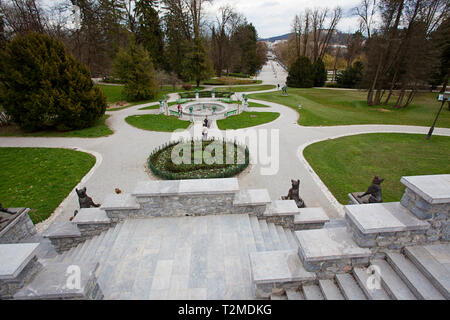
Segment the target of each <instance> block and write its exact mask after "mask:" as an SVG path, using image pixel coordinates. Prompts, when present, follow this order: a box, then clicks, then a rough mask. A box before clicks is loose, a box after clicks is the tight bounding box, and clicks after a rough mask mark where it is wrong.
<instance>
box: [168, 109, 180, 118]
mask: <svg viewBox="0 0 450 320" xmlns="http://www.w3.org/2000/svg"><path fill="white" fill-rule="evenodd" d="M169 112H170V114H173V115H175V116H177V117H181V112H178V111H174V110H169Z"/></svg>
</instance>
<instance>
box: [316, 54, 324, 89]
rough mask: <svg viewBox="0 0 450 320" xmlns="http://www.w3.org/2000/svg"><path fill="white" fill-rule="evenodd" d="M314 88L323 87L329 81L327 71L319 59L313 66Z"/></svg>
mask: <svg viewBox="0 0 450 320" xmlns="http://www.w3.org/2000/svg"><path fill="white" fill-rule="evenodd" d="M313 72H314V87H323V86H324V85H325V82H326V81H327V69H325V64H324V63H323V61H322V59H321V58H319V59H317V60H316V62H314V64H313Z"/></svg>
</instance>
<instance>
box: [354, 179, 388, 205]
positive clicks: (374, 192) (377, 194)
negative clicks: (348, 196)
mask: <svg viewBox="0 0 450 320" xmlns="http://www.w3.org/2000/svg"><path fill="white" fill-rule="evenodd" d="M383 181H384V179H380V178H378V176H375V177H374V178H373V180H372V184H371V185H370V186H369V188H368V189H367V191H366V192H365V193H363V194H361V195H359V196H358V198H363V197H365V196H367V195H370V197H369V198H368V199H367V200H366V201H362V203H380V202H383V196H382V194H381V183H382V182H383Z"/></svg>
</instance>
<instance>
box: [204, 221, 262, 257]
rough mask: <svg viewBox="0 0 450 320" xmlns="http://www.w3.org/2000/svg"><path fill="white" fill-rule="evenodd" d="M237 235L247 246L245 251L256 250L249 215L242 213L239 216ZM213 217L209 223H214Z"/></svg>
mask: <svg viewBox="0 0 450 320" xmlns="http://www.w3.org/2000/svg"><path fill="white" fill-rule="evenodd" d="M239 217H240V219H239V237H240V239H242V240H243V241H244V243H245V244H246V246H247V252H256V251H257V249H256V243H255V237H254V235H253V230H252V225H251V223H250V216H249V215H248V214H243V215H240V216H239ZM213 221H215V219H211V223H213V224H214V222H213Z"/></svg>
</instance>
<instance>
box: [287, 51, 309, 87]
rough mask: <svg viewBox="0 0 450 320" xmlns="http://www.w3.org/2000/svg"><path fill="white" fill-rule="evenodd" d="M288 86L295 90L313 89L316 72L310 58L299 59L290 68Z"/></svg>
mask: <svg viewBox="0 0 450 320" xmlns="http://www.w3.org/2000/svg"><path fill="white" fill-rule="evenodd" d="M286 84H287V85H288V86H289V87H293V88H311V87H312V86H313V85H314V72H313V67H312V64H311V61H310V60H309V58H308V57H304V56H302V57H299V58H297V60H296V61H295V62H294V63H293V64H292V65H291V66H290V68H289V75H288V77H287V81H286Z"/></svg>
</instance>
